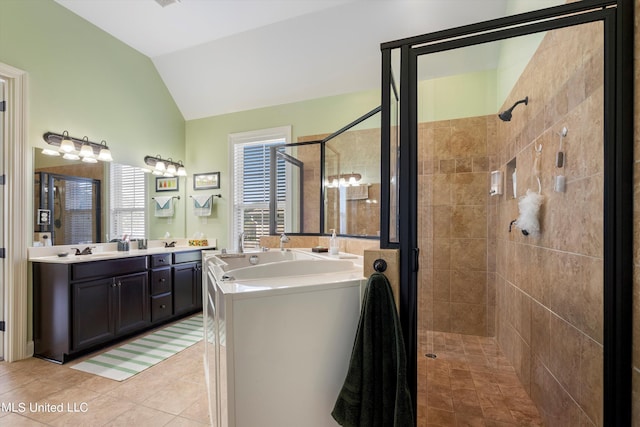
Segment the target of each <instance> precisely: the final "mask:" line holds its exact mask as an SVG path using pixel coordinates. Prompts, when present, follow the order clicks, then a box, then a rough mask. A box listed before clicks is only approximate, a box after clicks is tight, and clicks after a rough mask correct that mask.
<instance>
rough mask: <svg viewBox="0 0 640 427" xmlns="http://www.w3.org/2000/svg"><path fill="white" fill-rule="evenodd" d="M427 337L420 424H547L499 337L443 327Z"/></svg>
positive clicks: (420, 367) (421, 359)
mask: <svg viewBox="0 0 640 427" xmlns="http://www.w3.org/2000/svg"><path fill="white" fill-rule="evenodd" d="M422 338H423V340H422V342H423V344H422V345H421V346H420V352H419V358H418V427H435V426H443V427H451V426H487V427H489V426H491V427H497V426H501V427H506V426H542V425H544V423H543V422H542V420H541V418H540V416H539V414H538V410H537V409H536V407H535V405H534V404H533V402H532V401H531V399H530V398H529V396H528V395H527V393H526V391H525V389H524V388H523V386H522V384H521V383H520V380H519V379H518V377H517V375H516V373H515V370H514V369H513V367H512V366H511V365H510V364H509V361H508V360H507V359H506V358H505V357H504V355H503V354H502V352H501V350H500V347H499V346H498V345H497V343H496V341H495V339H494V338H490V337H477V336H470V335H460V334H451V333H442V332H428V333H426V334H425V335H424V336H423V337H422ZM427 353H430V354H435V355H436V358H435V359H434V358H429V357H426V356H425V354H427Z"/></svg>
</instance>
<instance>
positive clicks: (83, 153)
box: [80, 144, 94, 158]
mask: <svg viewBox="0 0 640 427" xmlns="http://www.w3.org/2000/svg"><path fill="white" fill-rule="evenodd" d="M80 157H91V158H93V157H94V154H93V148H91V147H90V146H89V144H83V145H82V148H80Z"/></svg>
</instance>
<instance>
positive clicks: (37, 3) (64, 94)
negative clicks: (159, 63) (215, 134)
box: [0, 0, 184, 166]
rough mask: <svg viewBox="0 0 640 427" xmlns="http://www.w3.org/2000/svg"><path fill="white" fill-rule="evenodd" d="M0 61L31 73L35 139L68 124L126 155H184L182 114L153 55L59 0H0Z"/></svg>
mask: <svg viewBox="0 0 640 427" xmlns="http://www.w3.org/2000/svg"><path fill="white" fill-rule="evenodd" d="M0 62H2V63H5V64H8V65H11V66H13V67H16V68H19V69H21V70H23V71H26V72H27V73H28V85H29V99H28V106H29V142H30V144H31V145H32V146H34V147H36V146H40V147H43V146H44V145H45V144H44V142H43V141H42V134H43V133H44V132H46V131H52V132H57V133H62V131H64V130H68V131H69V134H70V135H72V136H75V137H79V138H82V137H83V136H85V135H86V136H88V137H89V139H90V140H91V141H95V142H100V141H101V140H106V141H107V143H108V144H109V147H110V148H111V151H112V154H113V157H114V159H116V161H118V162H121V163H127V164H131V165H140V166H142V165H143V157H144V156H145V154H156V153H161V154H162V155H163V156H167V157H173V158H181V157H184V118H183V117H182V114H181V113H180V111H179V110H178V108H177V106H176V104H175V102H174V101H173V98H172V97H171V95H170V94H169V91H168V90H167V88H166V86H165V85H164V83H163V82H162V80H161V78H160V76H159V74H158V73H157V71H156V69H155V67H154V65H153V63H152V62H151V60H150V59H149V58H148V57H146V56H144V55H142V54H140V53H139V52H137V51H136V50H134V49H132V48H130V47H129V46H127V45H125V44H123V43H122V42H120V41H118V40H116V39H115V38H113V37H112V36H110V35H108V34H107V33H105V32H104V31H102V30H100V29H99V28H97V27H95V26H94V25H92V24H90V23H88V22H87V21H85V20H83V19H81V18H79V17H78V16H77V15H75V14H73V13H72V12H70V11H69V10H67V9H65V8H63V7H62V6H60V5H58V4H57V3H55V2H54V1H52V0H2V1H0Z"/></svg>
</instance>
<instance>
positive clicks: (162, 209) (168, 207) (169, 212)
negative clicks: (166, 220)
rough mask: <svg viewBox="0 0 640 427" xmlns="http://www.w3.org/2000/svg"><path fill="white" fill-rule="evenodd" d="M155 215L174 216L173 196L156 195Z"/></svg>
mask: <svg viewBox="0 0 640 427" xmlns="http://www.w3.org/2000/svg"><path fill="white" fill-rule="evenodd" d="M154 200H155V201H156V206H155V216H156V217H168V216H173V203H172V200H173V197H171V196H156V197H154Z"/></svg>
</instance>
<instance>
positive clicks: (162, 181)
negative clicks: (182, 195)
mask: <svg viewBox="0 0 640 427" xmlns="http://www.w3.org/2000/svg"><path fill="white" fill-rule="evenodd" d="M178 184H179V181H178V177H177V176H172V177H164V176H157V177H156V191H178V190H179V188H178Z"/></svg>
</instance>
